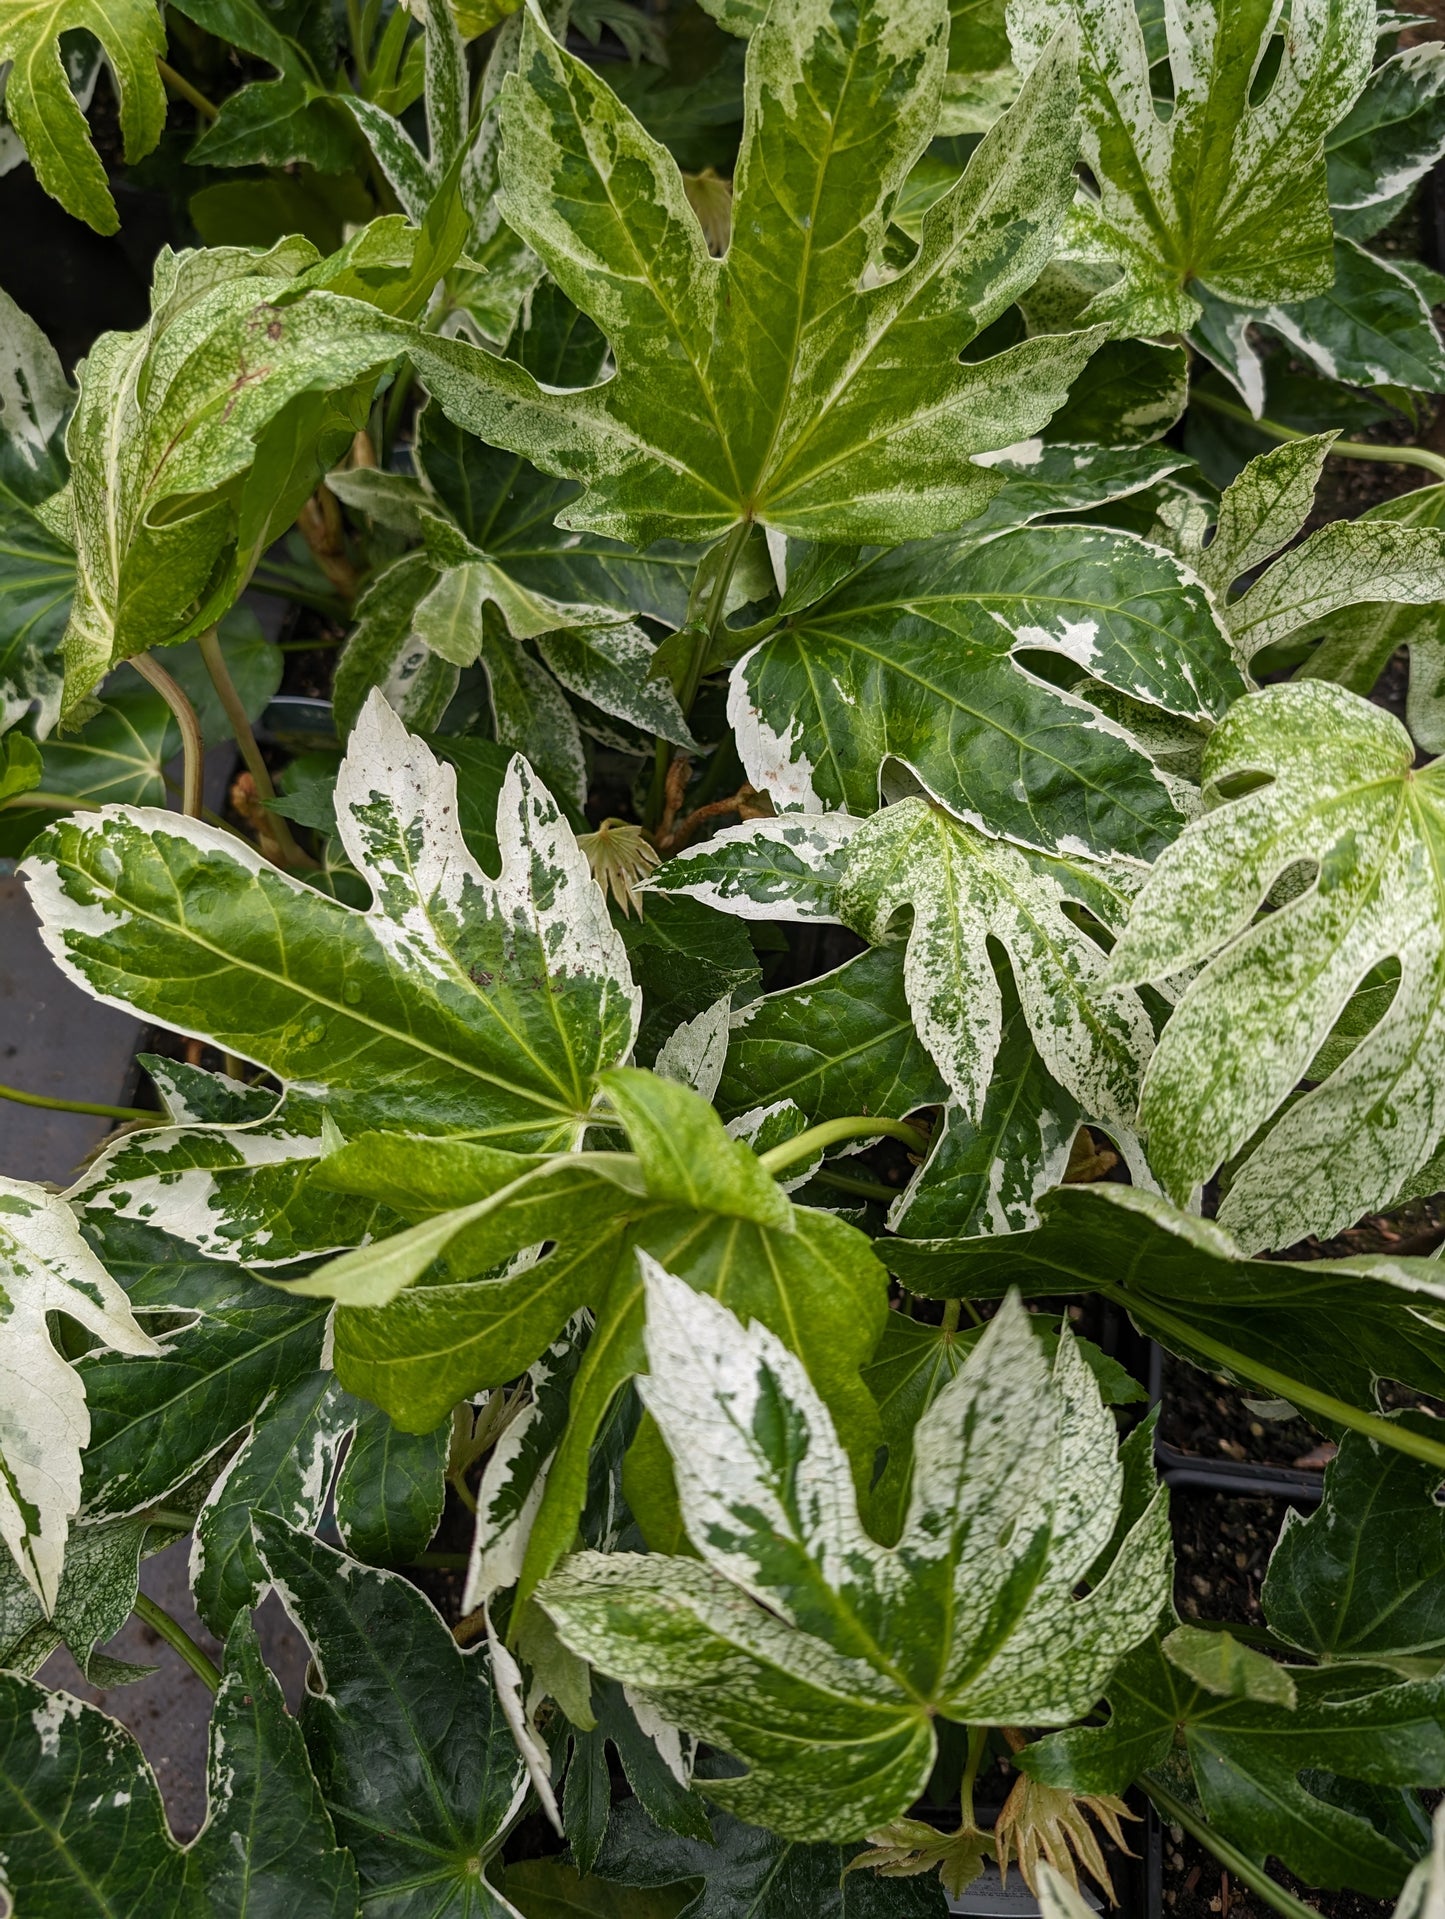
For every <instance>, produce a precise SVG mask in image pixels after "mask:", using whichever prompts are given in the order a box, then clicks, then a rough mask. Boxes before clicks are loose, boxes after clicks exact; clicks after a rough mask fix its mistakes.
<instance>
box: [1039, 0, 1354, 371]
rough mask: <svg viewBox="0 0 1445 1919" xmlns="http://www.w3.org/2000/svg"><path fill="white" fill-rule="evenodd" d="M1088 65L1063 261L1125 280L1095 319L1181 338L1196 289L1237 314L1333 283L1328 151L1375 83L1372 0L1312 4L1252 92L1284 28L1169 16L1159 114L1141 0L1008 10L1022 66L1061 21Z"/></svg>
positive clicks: (1216, 17) (1184, 13)
mask: <svg viewBox="0 0 1445 1919" xmlns="http://www.w3.org/2000/svg"><path fill="white" fill-rule="evenodd" d="M1069 19H1075V20H1077V22H1078V26H1079V30H1080V42H1081V47H1082V54H1081V59H1080V82H1081V85H1082V89H1083V118H1084V158H1085V160H1086V161H1087V163H1088V167H1089V170H1090V172H1091V174H1092V175H1093V178H1094V182H1095V183H1096V192H1097V198H1096V197H1095V192H1094V191H1089V192H1086V193H1083V194H1081V196H1080V200H1079V203H1078V205H1077V207H1076V209H1075V214H1074V219H1073V221H1072V223H1071V226H1070V228H1069V230H1068V232H1067V234H1066V237H1065V249H1066V251H1074V252H1077V253H1078V254H1079V255H1080V256H1081V257H1084V258H1094V259H1102V260H1106V261H1109V262H1111V263H1112V264H1113V265H1115V266H1116V267H1117V268H1118V269H1120V270H1121V274H1122V277H1121V278H1120V279H1118V280H1117V281H1116V282H1115V283H1114V284H1112V285H1110V286H1108V287H1107V288H1106V289H1105V290H1104V291H1103V292H1102V293H1101V294H1100V295H1099V296H1098V298H1097V299H1096V300H1095V301H1094V302H1093V303H1092V305H1091V306H1090V307H1089V308H1088V309H1087V316H1086V317H1087V318H1089V319H1094V318H1100V319H1104V318H1107V319H1108V320H1109V321H1110V322H1111V323H1112V324H1113V325H1114V326H1115V327H1116V328H1118V330H1120V331H1121V332H1128V333H1135V334H1155V333H1170V332H1179V331H1183V330H1185V329H1186V328H1187V327H1189V326H1190V325H1191V324H1192V323H1193V321H1194V319H1195V318H1196V317H1197V315H1198V311H1199V307H1198V302H1197V301H1196V300H1195V298H1194V297H1193V294H1192V291H1191V288H1192V286H1193V284H1194V283H1195V282H1199V283H1201V284H1202V285H1203V286H1204V287H1206V288H1207V289H1209V290H1210V291H1212V292H1214V293H1216V294H1219V295H1222V296H1223V297H1224V298H1225V299H1228V300H1233V301H1237V302H1240V303H1243V304H1256V305H1258V304H1264V303H1277V302H1279V301H1282V300H1298V299H1302V298H1305V297H1307V296H1309V295H1311V294H1315V293H1325V292H1327V291H1328V289H1329V286H1330V283H1331V280H1332V278H1333V261H1332V254H1331V243H1332V239H1333V234H1332V230H1331V225H1330V212H1329V196H1328V189H1327V184H1326V169H1325V155H1324V140H1325V136H1326V134H1327V133H1328V132H1329V131H1330V129H1331V128H1332V127H1333V126H1334V125H1335V124H1336V123H1337V122H1338V121H1339V120H1340V119H1342V118H1343V116H1344V115H1345V113H1346V112H1347V111H1348V110H1349V108H1350V106H1351V105H1352V103H1353V102H1354V100H1355V97H1356V96H1357V94H1358V93H1359V92H1360V90H1361V88H1362V87H1363V86H1364V84H1365V81H1366V78H1367V77H1368V75H1369V72H1370V65H1371V60H1372V56H1373V53H1374V43H1375V13H1374V8H1373V6H1371V5H1370V4H1369V0H1303V4H1299V5H1296V7H1295V8H1294V11H1293V12H1292V14H1291V16H1290V31H1289V36H1288V40H1287V42H1286V44H1285V46H1284V49H1283V53H1282V56H1281V58H1280V62H1279V68H1278V71H1277V73H1276V74H1275V75H1274V77H1273V78H1272V80H1271V82H1270V85H1269V86H1268V87H1267V88H1266V89H1265V90H1264V92H1263V94H1262V96H1261V97H1260V98H1258V99H1256V98H1254V96H1253V94H1252V91H1251V89H1252V87H1253V84H1254V81H1255V77H1256V74H1257V72H1258V69H1259V64H1260V61H1261V60H1262V58H1263V57H1264V52H1265V48H1266V46H1267V44H1268V43H1269V40H1270V36H1271V35H1272V34H1273V33H1274V31H1275V16H1274V15H1273V13H1271V12H1268V11H1266V10H1262V9H1255V10H1253V11H1249V12H1245V11H1237V12H1224V11H1221V10H1220V9H1219V8H1218V7H1216V6H1215V5H1214V4H1213V0H1181V4H1180V5H1178V6H1177V7H1173V8H1171V9H1169V11H1168V13H1167V15H1166V23H1167V34H1168V40H1167V57H1168V60H1169V66H1170V70H1171V75H1172V82H1173V86H1172V93H1173V99H1172V106H1171V110H1170V113H1169V115H1168V116H1167V117H1164V116H1161V114H1160V113H1159V111H1158V109H1157V108H1156V106H1155V103H1154V93H1153V87H1152V85H1151V81H1150V66H1151V56H1150V53H1149V51H1148V48H1147V43H1146V39H1145V33H1144V27H1143V23H1142V21H1141V19H1140V16H1139V14H1138V12H1137V11H1136V9H1135V7H1134V6H1133V4H1132V0H1011V4H1010V7H1009V34H1010V38H1011V40H1012V42H1013V47H1014V58H1015V60H1016V62H1017V63H1018V65H1019V66H1020V67H1021V68H1023V69H1024V70H1025V71H1027V70H1028V68H1029V67H1030V66H1031V65H1032V63H1033V62H1034V61H1035V60H1037V59H1038V58H1039V55H1040V53H1041V51H1042V49H1043V47H1044V46H1045V45H1046V43H1047V42H1048V40H1049V39H1050V37H1051V36H1052V35H1053V34H1054V33H1056V32H1057V30H1058V28H1059V25H1060V23H1061V22H1063V21H1067V20H1069Z"/></svg>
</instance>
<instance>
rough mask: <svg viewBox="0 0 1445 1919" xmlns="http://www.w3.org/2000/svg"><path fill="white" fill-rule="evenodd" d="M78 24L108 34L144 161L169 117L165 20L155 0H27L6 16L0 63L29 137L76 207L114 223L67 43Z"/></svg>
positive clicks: (46, 183) (17, 125) (99, 221)
mask: <svg viewBox="0 0 1445 1919" xmlns="http://www.w3.org/2000/svg"><path fill="white" fill-rule="evenodd" d="M76 28H80V29H82V30H83V31H85V32H86V33H91V34H94V36H95V37H96V39H97V40H98V41H99V42H100V44H101V48H102V50H103V52H104V54H105V62H106V66H107V67H108V68H109V70H110V73H111V75H112V81H113V84H114V87H115V90H116V92H117V94H118V95H119V103H120V127H121V133H122V134H123V136H124V139H125V157H126V159H127V160H129V161H132V162H134V161H136V160H139V159H141V158H142V156H143V155H145V154H147V153H149V152H150V150H151V148H152V147H153V146H154V145H155V144H156V142H157V140H159V139H160V137H161V128H162V127H163V126H164V124H165V117H166V96H165V89H164V88H163V87H162V85H161V81H160V75H159V74H158V73H157V72H156V60H157V59H158V57H159V56H160V55H161V54H163V53H164V52H165V49H166V34H165V26H164V24H163V22H162V21H161V19H160V17H159V15H158V14H157V12H156V9H155V8H154V7H153V6H152V5H151V4H150V0H17V4H15V5H13V6H10V7H7V8H6V10H5V19H4V21H3V23H0V63H3V64H5V65H7V66H8V68H9V71H8V73H7V74H6V78H5V117H6V119H7V120H8V121H9V122H10V125H11V126H12V127H13V128H14V129H15V131H16V133H18V134H19V136H20V138H21V140H22V141H23V142H24V144H25V154H26V158H27V159H28V160H29V161H30V164H31V166H32V167H34V169H35V177H36V179H37V180H38V181H39V182H40V184H41V186H43V187H44V188H45V191H46V192H47V193H49V194H51V195H53V196H54V198H55V199H57V200H59V202H60V203H61V205H62V206H63V207H64V208H65V210H66V212H67V213H72V214H74V215H75V217H76V218H77V219H78V220H86V221H88V222H89V223H90V225H91V226H93V227H94V228H95V229H96V231H97V232H98V233H114V232H115V230H116V228H117V227H118V226H119V224H120V221H119V219H118V217H117V215H116V210H115V202H114V200H112V198H111V195H110V187H109V184H108V183H107V180H106V173H105V168H104V166H103V165H102V164H101V160H100V156H99V154H98V153H97V152H96V151H95V148H94V147H93V146H92V145H91V141H90V132H89V129H88V128H87V126H86V123H85V115H84V113H83V112H82V111H81V108H80V105H79V103H78V101H77V100H76V98H75V96H74V94H73V93H72V92H71V88H70V80H69V78H68V76H67V74H66V70H65V63H64V61H63V59H62V58H61V51H60V47H59V45H58V42H59V39H60V36H61V34H62V33H66V32H70V31H73V30H74V29H76Z"/></svg>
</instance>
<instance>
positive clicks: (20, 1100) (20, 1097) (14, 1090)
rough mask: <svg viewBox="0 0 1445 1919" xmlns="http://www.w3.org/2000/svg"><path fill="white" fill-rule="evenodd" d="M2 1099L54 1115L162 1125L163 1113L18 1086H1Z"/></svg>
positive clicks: (0, 1094) (0, 1095)
mask: <svg viewBox="0 0 1445 1919" xmlns="http://www.w3.org/2000/svg"><path fill="white" fill-rule="evenodd" d="M0 1099H9V1100H14V1102H15V1104H16V1105H17V1106H43V1107H45V1108H46V1110H47V1111H49V1112H52V1113H92V1114H94V1115H95V1117H96V1118H97V1119H147V1120H150V1121H151V1122H152V1123H153V1124H154V1125H157V1126H159V1125H161V1124H162V1123H163V1121H164V1118H165V1115H164V1114H163V1113H156V1112H147V1111H146V1110H145V1108H143V1107H140V1106H106V1105H104V1104H102V1103H100V1102H98V1101H96V1100H88V1099H52V1098H51V1097H50V1096H49V1094H47V1093H22V1092H21V1090H20V1088H19V1087H18V1086H0Z"/></svg>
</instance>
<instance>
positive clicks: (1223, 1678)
mask: <svg viewBox="0 0 1445 1919" xmlns="http://www.w3.org/2000/svg"><path fill="white" fill-rule="evenodd" d="M1160 1650H1161V1651H1162V1652H1163V1654H1164V1657H1165V1658H1166V1659H1167V1660H1168V1661H1169V1662H1170V1664H1171V1665H1175V1666H1177V1667H1178V1668H1179V1670H1180V1671H1181V1672H1183V1673H1187V1674H1188V1676H1189V1677H1190V1678H1191V1679H1192V1680H1193V1681H1194V1683H1195V1685H1196V1686H1199V1687H1200V1688H1202V1690H1203V1691H1205V1692H1207V1693H1212V1694H1213V1695H1214V1696H1215V1697H1216V1698H1217V1699H1258V1700H1260V1701H1262V1702H1263V1703H1264V1704H1265V1705H1269V1706H1284V1707H1287V1708H1289V1709H1290V1710H1293V1708H1294V1704H1295V1683H1294V1674H1293V1673H1292V1672H1291V1671H1290V1669H1289V1667H1288V1666H1281V1665H1277V1664H1276V1663H1275V1661H1274V1660H1273V1659H1269V1658H1266V1656H1265V1655H1264V1654H1263V1653H1262V1652H1256V1651H1255V1649H1254V1648H1253V1646H1246V1645H1244V1644H1243V1643H1242V1642H1241V1641H1240V1640H1238V1639H1236V1638H1235V1637H1234V1636H1233V1634H1232V1633H1227V1632H1207V1631H1206V1630H1205V1629H1204V1628H1203V1627H1202V1626H1176V1627H1175V1628H1174V1630H1173V1632H1171V1633H1168V1634H1166V1635H1165V1637H1164V1638H1163V1639H1162V1640H1161V1641H1160Z"/></svg>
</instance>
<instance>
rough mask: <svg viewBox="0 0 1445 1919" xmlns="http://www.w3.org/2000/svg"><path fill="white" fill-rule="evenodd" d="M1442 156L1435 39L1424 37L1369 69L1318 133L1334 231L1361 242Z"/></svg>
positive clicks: (1442, 92) (1444, 78)
mask: <svg viewBox="0 0 1445 1919" xmlns="http://www.w3.org/2000/svg"><path fill="white" fill-rule="evenodd" d="M1442 153H1445V53H1442V52H1441V49H1440V42H1439V41H1436V40H1427V41H1425V42H1424V43H1423V44H1421V45H1419V46H1413V47H1404V48H1402V49H1401V51H1400V52H1399V53H1396V54H1392V55H1391V57H1390V58H1389V59H1388V60H1386V61H1384V62H1383V63H1382V64H1381V65H1380V66H1378V67H1376V68H1375V70H1374V72H1373V73H1372V74H1371V75H1370V77H1369V79H1368V81H1366V83H1365V90H1364V92H1363V93H1362V94H1361V95H1360V97H1359V99H1358V100H1356V102H1355V104H1354V106H1353V107H1351V109H1350V111H1349V112H1348V113H1347V114H1346V115H1345V117H1344V119H1343V120H1341V121H1340V123H1339V124H1338V126H1336V127H1334V128H1332V129H1331V131H1330V133H1329V134H1328V135H1327V136H1326V139H1325V159H1326V162H1327V164H1328V167H1329V180H1330V205H1331V207H1332V208H1333V210H1334V212H1335V216H1336V219H1337V221H1339V223H1340V225H1341V229H1342V231H1344V232H1346V233H1349V234H1351V235H1352V236H1353V237H1354V238H1356V239H1368V238H1369V236H1370V234H1371V233H1373V232H1375V231H1377V230H1378V227H1379V226H1383V225H1384V224H1385V221H1386V220H1387V219H1388V218H1389V217H1390V209H1391V208H1392V207H1393V205H1394V204H1395V203H1396V202H1397V201H1398V200H1399V198H1400V197H1401V195H1402V194H1406V193H1408V192H1409V190H1410V188H1411V187H1413V186H1414V185H1415V183H1416V181H1417V180H1419V179H1421V178H1422V176H1423V175H1424V174H1425V173H1426V172H1428V170H1429V169H1430V167H1432V166H1433V165H1434V163H1435V162H1436V161H1437V160H1438V159H1439V158H1440V156H1441V154H1442ZM1341 215H1344V216H1345V217H1344V219H1343V220H1340V216H1341Z"/></svg>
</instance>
